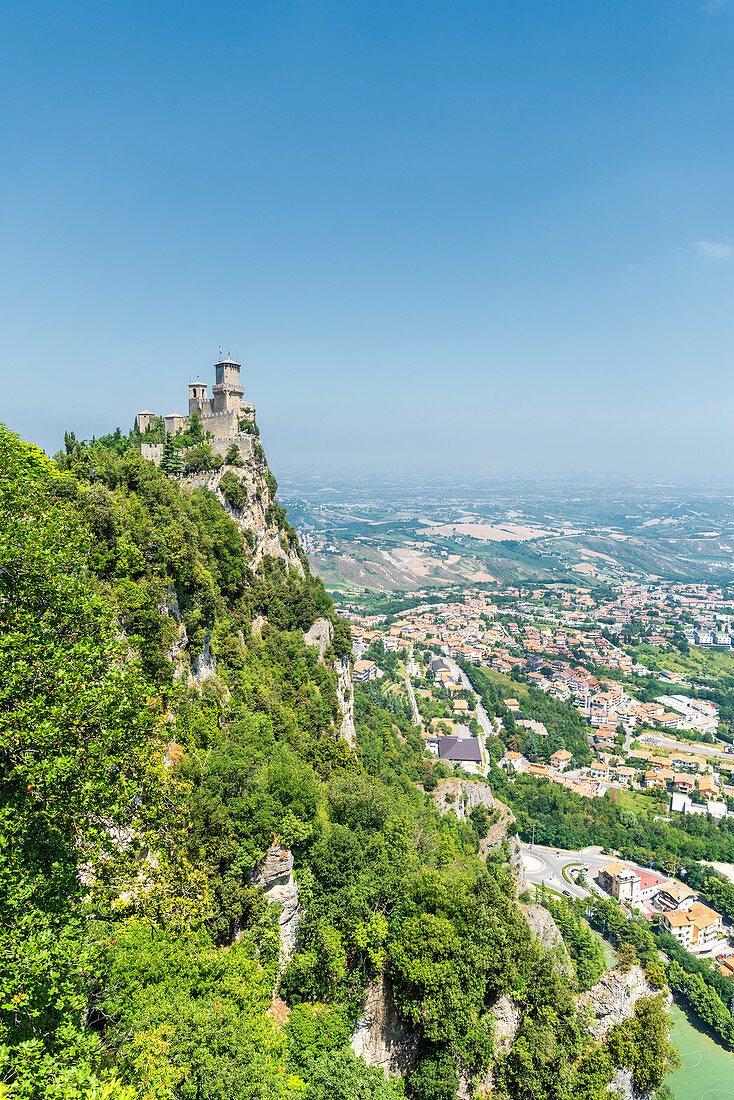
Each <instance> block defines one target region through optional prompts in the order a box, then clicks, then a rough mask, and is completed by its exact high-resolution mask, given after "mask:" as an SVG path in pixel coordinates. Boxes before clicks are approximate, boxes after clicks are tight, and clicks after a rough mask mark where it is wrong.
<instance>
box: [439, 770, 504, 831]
mask: <svg viewBox="0 0 734 1100" xmlns="http://www.w3.org/2000/svg"><path fill="white" fill-rule="evenodd" d="M433 801H434V802H435V803H436V805H437V807H438V809H439V810H440V811H441V813H442V814H446V813H453V814H456V816H457V817H458V819H459V821H466V819H467V817H468V816H469V814H470V813H471V812H472V810H473V809H474V807H475V806H484V807H485V809H487V810H489V811H491V810H493V809H494V798H493V797H492V788H491V787H490V785H489V784H488V783H472V782H471V781H470V780H467V779H440V780H439V781H438V785H437V786H436V789H435V790H434V792H433Z"/></svg>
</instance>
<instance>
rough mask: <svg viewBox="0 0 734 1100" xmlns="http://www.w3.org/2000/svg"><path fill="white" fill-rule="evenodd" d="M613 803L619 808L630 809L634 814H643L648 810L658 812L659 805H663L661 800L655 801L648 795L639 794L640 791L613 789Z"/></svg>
mask: <svg viewBox="0 0 734 1100" xmlns="http://www.w3.org/2000/svg"><path fill="white" fill-rule="evenodd" d="M614 803H615V805H616V806H619V808H620V809H622V810H632V811H633V812H634V813H636V814H639V813H641V814H645V813H649V812H650V811H653V812H654V813H660V808H661V806H663V805H665V803H663V802H655V801H654V800H653V799H652V798H650V797H649V796H648V795H644V794H641V793H640V791H623V790H615V792H614ZM666 803H667V799H666Z"/></svg>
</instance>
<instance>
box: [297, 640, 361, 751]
mask: <svg viewBox="0 0 734 1100" xmlns="http://www.w3.org/2000/svg"><path fill="white" fill-rule="evenodd" d="M333 638H334V627H333V626H332V625H331V623H330V621H329V620H328V619H317V620H316V622H315V623H313V625H312V626H311V627H310V628H309V629H308V630H306V631H304V634H303V640H304V641H305V643H306V645H315V646H318V650H319V660H320V661H323V659H324V654H325V653H326V651H327V649H328V648H329V646H330V645H331V643H332V640H333ZM333 667H334V671H335V672H336V675H337V683H336V695H337V699H338V700H339V709H340V710H341V714H342V720H341V725H340V727H339V736H340V737H343V738H344V740H345V741H347V742H348V744H349V747H350V748H352V749H355V748H356V747H357V732H356V730H355V728H354V688H353V686H352V666H351V665H350V663H349V658H348V657H340V658H339V659H338V660H336V661H335V662H334V665H333Z"/></svg>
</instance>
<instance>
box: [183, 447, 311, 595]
mask: <svg viewBox="0 0 734 1100" xmlns="http://www.w3.org/2000/svg"><path fill="white" fill-rule="evenodd" d="M225 472H228V473H231V474H234V476H235V477H236V478H237V479H238V480H239V481H240V483H241V485H242V489H243V491H244V496H245V497H246V503H245V504H244V506H243V507H242V508H234V507H232V505H231V504H230V503H229V501H228V500H227V498H226V497H225V496H224V494H223V492H222V491H221V489H220V487H219V483H220V481H221V480H222V475H223V474H224V473H225ZM268 480H269V474H268V467H267V464H266V462H265V461H264V459H262V458H260V459H259V460H258V459H256V458H254V457H253V458H249V459H248V460H247V462H246V464H245V465H244V466H223V467H222V468H221V469H220V470H214V471H212V472H210V473H202V474H191V475H189V476H188V477H185V478H182V479H181V484H182V485H183V486H184V487H187V488H190V489H197V488H203V489H209V490H210V492H212V493H216V495H217V497H218V498H219V500H220V501H221V503H222V506H223V507H224V510H225V512H226V513H227V515H228V516H230V518H231V519H232V520H234V522H235V523H236V525H237V527H238V528H239V529H240V531H241V532H242V537H243V538H244V540H245V542H246V543H247V545H248V546H249V547H250V550H251V553H252V561H251V563H250V568H251V569H252V570H253V572H254V571H255V570H256V569H257V567H258V565H259V564H260V562H261V561H262V560H263V558H264V557H266V556H269V557H273V558H282V559H283V560H284V561H285V563H286V565H287V566H288V567H289V568H293V569H295V570H296V572H297V573H298V574H299V576H301V577H302V576H303V575H304V569H303V563H302V562H301V559H300V557H299V556H298V548H297V546H296V543H295V541H294V540H293V539H291V537H290V536H289V535H288V533H287V532H286V531H285V530H284V529H283V528H282V527H281V526H280V524H279V523H278V520H277V517H276V516H275V515H274V514H273V512H272V506H273V504H274V501H273V500H272V499H271V497H270V486H269V484H268Z"/></svg>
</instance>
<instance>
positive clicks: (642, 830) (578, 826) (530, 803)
mask: <svg viewBox="0 0 734 1100" xmlns="http://www.w3.org/2000/svg"><path fill="white" fill-rule="evenodd" d="M490 782H491V784H492V786H493V788H496V789H497V791H498V792H500V797H501V798H504V799H505V800H506V801H508V802H509V803H510V804H511V806H512V810H513V813H514V814H515V816H516V818H517V822H518V825H519V828H520V835H521V836H522V838H523V839H524V840H530V838H531V835H532V826H533V824H534V825H535V839H536V841H537V842H538V843H540V844H548V845H551V846H557V847H559V848H569V849H571V850H578V849H580V848H584V847H585V846H586V845H588V844H599V845H601V846H602V847H603V848H606V849H608V850H610V851H611V850H615V851H618V852H619V853H620V855H622V856H623V857H624V858H625V859H632V860H634V861H636V862H638V863H641V864H643V865H649V864H650V863H652V864H654V865H655V866H657V867H660V868H662V869H663V870H665V871H669V872H670V871H673V870H676V869H678V868H679V867H680V864H681V862H683V863H685V864H692V863H694V862H695V861H697V860H703V859H708V860H721V861H722V862H730V861H732V860H734V819H732V818H727V819H725V820H724V821H721V822H717V821H715V820H714V819H713V818H711V817H708V816H705V815H694V814H688V815H677V816H676V817H675V818H674V819H673V820H672V821H668V820H665V818H664V815H662V813H661V809H662V808H661V806H660V802H659V799H658V796H657V795H656V794H655V793H654V792H650V793H649V794H645V793H643V794H641V795H640V799H641V800H642V801H644V802H646V803H647V805H649V809H644V810H635V811H632V810H629V809H626V808H624V807H623V806H619V805H617V803H616V802H614V801H613V800H612V797H610V794H611V792H608V793H607V794H606V795H605V796H604V797H603V798H582V797H581V796H580V795H578V794H576V793H575V792H574V791H570V790H568V789H567V788H565V787H561V786H560V785H559V784H557V783H551V782H550V781H549V780H547V779H542V778H541V779H536V778H533V777H531V776H527V775H520V776H518V777H517V779H516V780H515V781H514V783H508V781H507V778H506V776H505V775H504V773H503V772H502V771H500V770H499V769H498V768H493V769H492V772H491V775H490ZM710 881H711V882H712V885H711V887H710V889H711V891H712V894H711V898H712V899H713V896H714V894H716V897H717V898H718V897H719V896H721V897H722V898H724V895H725V894H726V891H725V890H722V889H720V888H719V887H718V886H715V885H713V882H714V879H713V878H711V880H710ZM727 896H728V895H727Z"/></svg>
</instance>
